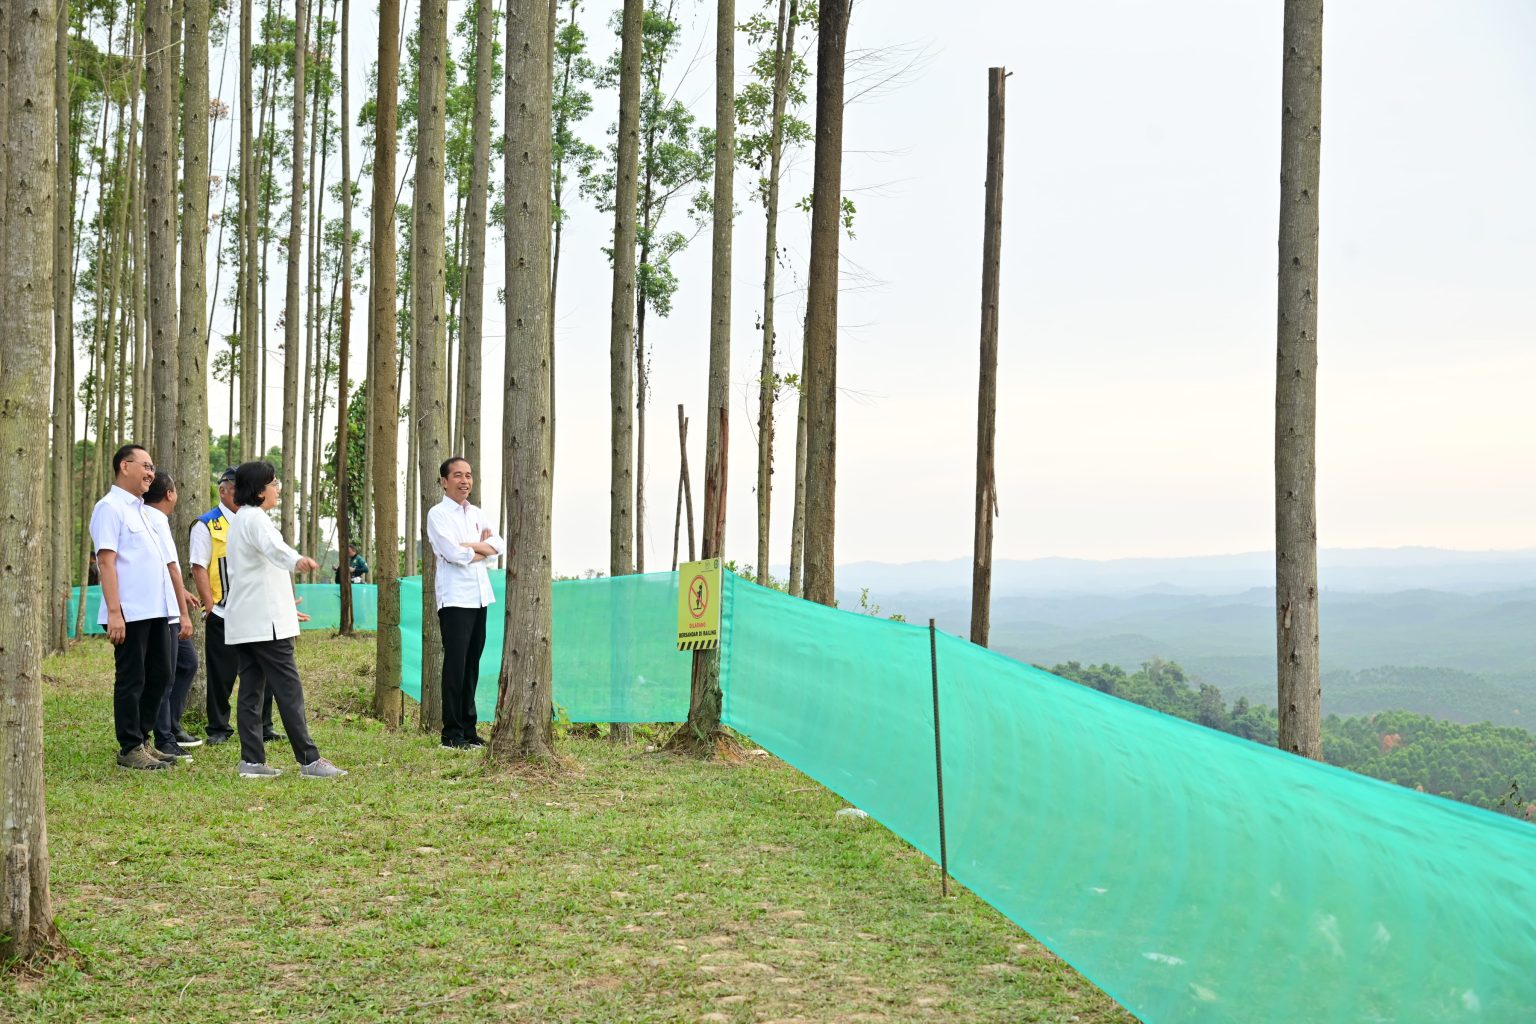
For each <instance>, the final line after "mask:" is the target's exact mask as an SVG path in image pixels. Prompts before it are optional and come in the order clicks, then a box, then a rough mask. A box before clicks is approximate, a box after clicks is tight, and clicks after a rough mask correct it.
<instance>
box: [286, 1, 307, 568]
mask: <svg viewBox="0 0 1536 1024" xmlns="http://www.w3.org/2000/svg"><path fill="white" fill-rule="evenodd" d="M309 4H310V0H293V16H294V20H295V22H296V26H295V28H294V33H295V35H294V47H293V154H292V159H291V160H290V161H289V163H290V164H291V165H292V166H291V169H292V171H293V185H292V194H291V195H289V197H288V200H289V204H290V205H289V207H288V211H289V212H288V254H287V258H288V294H287V298H286V300H285V301H284V302H283V478H282V484H283V493H284V494H286V495H288V499H287V500H286V501H284V502H283V503H282V504H280V505H279V506H278V523H279V525H280V526H281V527H282V531H283V540H284V541H286V542H287V543H289V544H292V543H293V520H294V508H295V506H296V505H297V504H298V501H297V499H298V494H297V492H296V491H295V490H294V486H293V485H294V481H295V480H298V479H299V476H298V472H299V470H300V468H301V467H302V465H303V462H304V459H303V454H302V451H301V449H300V448H299V447H298V426H299V421H298V417H299V362H300V359H301V356H300V354H299V328H300V326H301V325H302V324H303V322H304V321H303V318H302V316H301V315H300V312H299V271H300V269H301V268H302V267H303V266H304V262H303V258H302V253H303V251H304V250H303V246H304V87H305V81H304V76H305V71H304V57H305V53H304V51H305V50H307V49H309Z"/></svg>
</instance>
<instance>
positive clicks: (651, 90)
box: [586, 0, 734, 572]
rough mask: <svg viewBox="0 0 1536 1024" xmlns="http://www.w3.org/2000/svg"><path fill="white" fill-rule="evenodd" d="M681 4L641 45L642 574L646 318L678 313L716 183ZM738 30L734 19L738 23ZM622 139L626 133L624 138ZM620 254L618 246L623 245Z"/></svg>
mask: <svg viewBox="0 0 1536 1024" xmlns="http://www.w3.org/2000/svg"><path fill="white" fill-rule="evenodd" d="M675 6H676V5H675V3H674V2H672V0H668V2H667V3H666V5H665V6H663V5H662V3H661V2H660V0H652V2H651V4H650V6H649V7H647V9H646V12H645V20H644V31H643V33H642V40H643V46H642V50H641V79H642V91H641V97H640V111H639V136H640V138H639V178H640V180H639V189H638V194H637V197H636V220H637V222H638V223H637V225H636V232H635V247H636V251H635V273H636V277H635V310H634V313H635V316H634V339H633V349H634V351H633V352H632V353H631V357H632V358H633V360H634V363H633V366H634V386H635V394H634V396H633V400H634V402H635V417H634V421H633V422H634V449H635V452H634V481H635V483H634V505H633V510H634V529H635V542H634V547H633V551H634V571H636V572H644V571H645V546H644V537H645V410H646V397H647V381H646V374H647V366H648V364H649V357H648V351H649V350H648V347H647V345H646V338H645V330H646V315H647V313H648V312H654V313H655V314H656V315H658V316H661V317H666V316H668V315H670V314H671V312H672V300H673V298H674V296H675V295H676V293H677V289H678V284H679V282H678V279H677V275H676V274H675V273H674V271H673V269H672V259H673V257H675V256H676V255H678V254H679V253H680V252H682V251H683V249H685V248H686V247H687V246H688V244H689V243H690V242H691V241H693V239H694V238H695V237H696V236H697V234H698V231H697V223H698V222H701V221H703V220H705V219H707V217H708V212H709V207H710V197H709V193H708V192H707V191H706V190H704V189H703V188H702V187H701V186H702V184H703V182H705V181H706V180H708V178H709V175H710V169H711V167H712V165H713V160H714V144H713V139H712V137H711V136H712V133H710V132H708V131H706V130H704V129H701V128H699V127H698V126H697V124H696V121H697V119H696V118H695V116H694V114H693V112H692V111H690V110H689V109H688V107H687V106H686V104H684V103H683V102H682V101H681V100H679V99H677V98H676V96H675V95H674V94H673V93H671V92H669V91H668V89H667V87H666V86H667V83H666V81H665V77H666V72H667V66H668V63H669V61H670V60H671V59H672V58H673V57H675V56H676V53H677V48H678V46H679V44H680V43H681V38H682V24H681V23H680V22H679V21H677V20H676V19H675V18H674V14H675ZM732 27H733V28H734V23H733V25H732ZM617 56H618V59H615V60H610V61H609V63H608V65H607V67H605V68H604V69H603V71H602V73H601V74H600V76H599V82H600V83H602V84H611V83H612V82H613V81H615V79H617V78H618V77H620V73H621V71H622V51H621V53H620V54H619V55H617ZM621 141H622V138H621ZM608 156H609V163H608V165H607V166H606V167H605V168H604V169H603V170H602V171H601V172H600V173H598V174H595V175H593V177H592V178H591V179H590V180H589V181H588V183H587V185H586V188H587V191H588V192H589V194H592V195H593V196H594V197H596V198H597V199H598V200H599V202H600V204H602V205H603V206H604V208H607V205H608V204H609V203H612V202H613V201H614V198H613V197H614V193H613V186H614V182H615V181H616V180H617V174H618V162H619V161H618V156H619V154H618V149H617V147H616V146H615V147H610V150H609V154H608ZM680 196H682V197H685V198H686V199H688V200H689V202H688V204H687V205H688V212H689V214H690V215H692V217H693V219H694V221H695V225H694V227H695V230H691V231H681V230H678V229H676V228H674V227H671V226H670V225H668V224H667V223H666V216H667V213H668V210H669V209H670V208H671V207H672V204H673V201H674V200H675V199H677V198H678V197H680ZM615 251H616V252H617V250H615Z"/></svg>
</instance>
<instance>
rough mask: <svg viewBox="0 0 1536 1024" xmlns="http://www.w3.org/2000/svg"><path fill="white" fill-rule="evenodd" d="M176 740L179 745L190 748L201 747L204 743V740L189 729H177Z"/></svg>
mask: <svg viewBox="0 0 1536 1024" xmlns="http://www.w3.org/2000/svg"><path fill="white" fill-rule="evenodd" d="M176 742H177V744H178V745H180V746H183V747H186V748H188V749H190V748H192V747H200V746H202V745H203V741H202V740H200V739H198V738H197V737H196V736H193V735H192V734H191V733H189V732H187V730H185V729H177V730H176Z"/></svg>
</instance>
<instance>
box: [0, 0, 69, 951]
mask: <svg viewBox="0 0 1536 1024" xmlns="http://www.w3.org/2000/svg"><path fill="white" fill-rule="evenodd" d="M5 7H6V8H7V10H6V11H5V12H4V13H3V14H0V33H3V35H0V43H5V42H6V37H8V40H9V43H8V53H7V54H0V79H3V80H4V81H5V83H6V84H5V87H4V89H3V90H0V96H3V99H4V101H5V103H6V106H7V110H8V115H9V116H8V117H7V118H6V124H5V131H4V134H3V135H0V148H3V149H5V150H6V151H7V156H8V159H7V161H6V167H5V177H4V178H3V179H0V202H4V204H5V206H6V213H5V231H6V239H5V242H6V244H5V247H4V248H3V249H0V263H3V268H4V272H3V274H0V293H3V294H4V295H5V296H6V299H5V310H4V314H5V321H4V322H5V330H4V331H3V332H0V339H3V340H0V450H3V451H4V452H5V453H6V455H7V457H9V458H11V459H13V460H15V461H14V465H17V466H31V467H35V466H39V465H45V464H46V463H47V459H48V412H49V393H48V386H49V383H50V376H51V374H52V370H53V313H52V305H53V284H54V282H53V254H54V246H53V239H52V238H51V235H52V233H53V218H54V215H55V207H54V203H55V200H56V198H57V195H56V193H55V191H54V189H55V187H56V185H57V179H56V175H55V170H54V162H55V160H56V159H57V152H58V150H57V146H56V144H55V135H54V133H55V124H54V85H55V82H54V61H55V59H56V57H57V53H58V50H57V40H56V38H55V35H56V31H57V29H56V21H55V17H56V6H55V5H54V4H53V3H40V2H34V3H27V4H9V3H7V4H6V5H5ZM7 56H8V58H9V59H6V57H7ZM65 215H66V216H68V213H67V212H66V214H65ZM48 497H49V495H48V486H47V477H46V475H45V474H41V473H36V472H30V473H17V474H16V479H15V480H14V481H13V482H12V484H11V485H10V486H8V487H6V488H5V489H4V497H3V498H0V580H3V581H4V587H5V593H7V594H8V595H12V596H13V597H14V596H16V595H23V594H32V595H35V594H39V593H44V592H46V588H47V586H48V560H49V557H50V551H49V546H48V545H47V544H40V543H38V537H37V528H38V525H39V524H46V523H49V522H50V521H51V519H50V517H49V515H48ZM0 609H3V610H0V616H3V620H4V630H3V635H4V636H5V638H6V639H5V642H4V643H3V644H0V764H3V765H4V766H5V770H4V771H0V961H4V960H8V959H10V958H11V957H19V958H30V957H32V956H34V955H35V954H37V953H38V952H39V951H41V950H43V949H45V948H47V947H48V946H50V945H51V944H53V943H54V942H55V941H57V934H58V933H57V932H56V931H55V930H54V925H53V901H52V897H51V896H50V894H49V888H48V825H47V821H46V805H45V801H44V794H43V652H44V649H45V647H46V644H47V623H48V605H47V603H46V602H43V601H33V600H14V599H8V600H6V601H4V602H0Z"/></svg>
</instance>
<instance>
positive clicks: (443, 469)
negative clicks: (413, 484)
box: [437, 455, 474, 480]
mask: <svg viewBox="0 0 1536 1024" xmlns="http://www.w3.org/2000/svg"><path fill="white" fill-rule="evenodd" d="M455 462H462V463H464V465H466V466H469V460H468V459H466V458H465V457H464V456H462V455H450V456H448V457H447V458H446V459H444V460H443V464H442V465H441V466H439V467H438V468H437V478H438V479H439V480H447V479H448V467H449V466H452V465H453V464H454V463H455ZM470 471H471V472H473V471H474V467H473V466H470Z"/></svg>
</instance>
